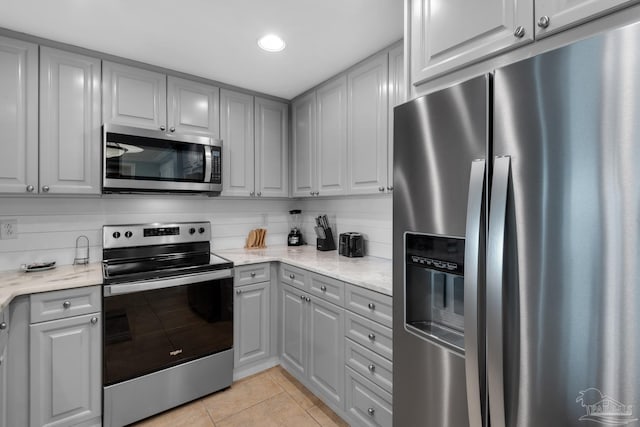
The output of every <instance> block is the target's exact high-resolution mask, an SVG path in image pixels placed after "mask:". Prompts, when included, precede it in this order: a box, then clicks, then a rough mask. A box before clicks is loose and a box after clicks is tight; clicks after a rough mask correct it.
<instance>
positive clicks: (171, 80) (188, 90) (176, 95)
mask: <svg viewBox="0 0 640 427" xmlns="http://www.w3.org/2000/svg"><path fill="white" fill-rule="evenodd" d="M219 98H220V89H219V88H218V87H216V86H212V85H207V84H204V83H198V82H194V81H191V80H186V79H181V78H179V77H173V76H169V77H168V78H167V107H168V123H167V129H168V130H169V132H178V133H182V134H192V135H200V136H206V137H211V138H219V137H220V107H219V105H220V99H219Z"/></svg>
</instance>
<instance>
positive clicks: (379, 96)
mask: <svg viewBox="0 0 640 427" xmlns="http://www.w3.org/2000/svg"><path fill="white" fill-rule="evenodd" d="M348 76H349V143H348V149H349V151H348V157H349V168H348V169H349V192H350V193H351V194H360V193H378V192H384V191H385V187H386V184H387V138H388V134H387V120H388V118H389V117H388V114H389V113H388V111H389V106H388V104H387V102H388V101H387V81H388V79H389V65H388V58H387V54H386V53H384V54H383V55H378V56H376V57H375V58H373V59H372V60H370V61H367V62H366V63H364V64H362V65H360V66H359V67H357V68H356V69H354V70H353V71H351V72H349V75H348Z"/></svg>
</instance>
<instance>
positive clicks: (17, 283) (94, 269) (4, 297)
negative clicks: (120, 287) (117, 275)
mask: <svg viewBox="0 0 640 427" xmlns="http://www.w3.org/2000/svg"><path fill="white" fill-rule="evenodd" d="M101 284H102V263H99V262H94V263H91V264H88V265H61V266H57V267H56V268H54V269H52V270H46V271H39V272H33V273H25V272H23V271H3V272H0V310H3V309H4V308H5V307H7V306H8V305H9V303H10V302H11V300H12V299H13V298H15V297H17V296H20V295H28V294H35V293H38V292H48V291H57V290H61V289H71V288H81V287H83V286H93V285H101Z"/></svg>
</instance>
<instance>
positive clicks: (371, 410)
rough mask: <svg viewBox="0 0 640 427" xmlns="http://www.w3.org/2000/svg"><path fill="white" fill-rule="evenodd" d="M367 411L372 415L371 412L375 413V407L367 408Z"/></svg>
mask: <svg viewBox="0 0 640 427" xmlns="http://www.w3.org/2000/svg"><path fill="white" fill-rule="evenodd" d="M367 413H368V414H369V415H371V416H373V414H375V413H376V410H375V409H373V408H369V409H367Z"/></svg>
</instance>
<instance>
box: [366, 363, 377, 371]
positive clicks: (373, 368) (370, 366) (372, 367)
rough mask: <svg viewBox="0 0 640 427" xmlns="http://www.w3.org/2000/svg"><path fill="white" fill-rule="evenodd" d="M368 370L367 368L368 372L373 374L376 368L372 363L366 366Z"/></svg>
mask: <svg viewBox="0 0 640 427" xmlns="http://www.w3.org/2000/svg"><path fill="white" fill-rule="evenodd" d="M368 368H369V372H373V371H375V370H376V366H375V365H374V364H373V363H372V364H370V365H369V366H368Z"/></svg>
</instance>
